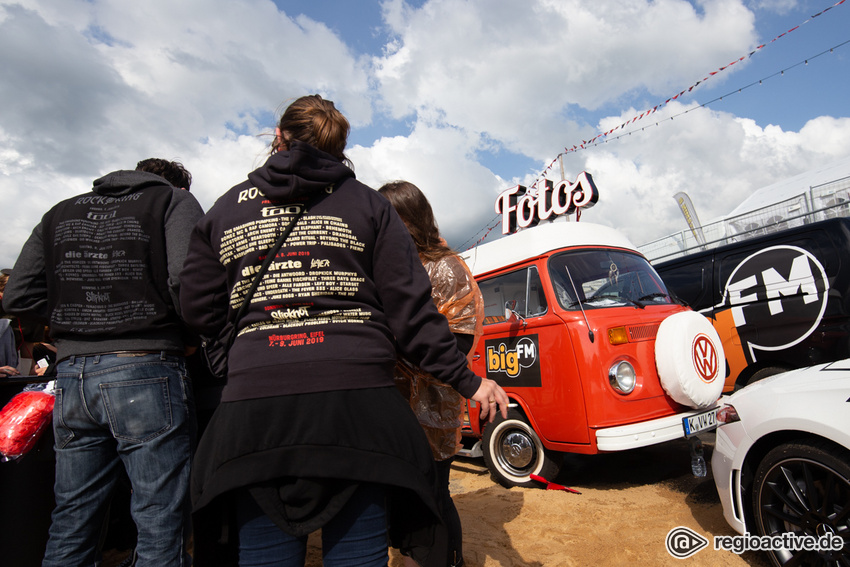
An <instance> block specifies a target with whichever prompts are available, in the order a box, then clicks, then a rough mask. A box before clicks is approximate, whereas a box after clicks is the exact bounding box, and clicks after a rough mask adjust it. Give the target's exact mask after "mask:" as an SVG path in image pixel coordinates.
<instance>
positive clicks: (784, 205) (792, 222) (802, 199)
mask: <svg viewBox="0 0 850 567" xmlns="http://www.w3.org/2000/svg"><path fill="white" fill-rule="evenodd" d="M847 216H850V177H844V178H841V179H836V180H835V181H830V182H829V183H824V184H822V185H814V186H811V187H809V189H808V190H807V191H804V192H803V193H801V194H799V195H797V196H796V197H791V198H790V199H786V200H784V201H781V202H779V203H774V204H772V205H769V206H767V207H764V208H761V209H757V210H755V211H750V212H748V213H744V214H742V215H738V216H735V217H728V218H725V219H723V220H720V221H717V222H713V223H711V224H707V225H704V226H702V227H698V228H697V229H696V230H699V229H701V230H702V233H703V235H704V237H705V243H704V244H700V242H699V241H698V240H697V238H696V236H695V234H694V232H693V231H691V230H690V229H686V230H682V231H680V232H677V233H674V234H671V235H669V236H665V237H664V238H659V239H658V240H653V241H652V242H648V243H646V244H644V245H642V246H639V247H638V248H639V249H640V251H641V252H642V253H643V254H644V256H646V257H647V258H648V259H649V260H650V261H651V262H663V261H664V260H672V259H673V258H679V257H681V256H686V255H687V254H691V253H694V252H699V251H702V250H709V249H711V248H717V247H718V246H722V245H724V244H729V243H731V242H740V241H742V240H746V239H748V238H753V237H756V236H762V235H764V234H770V233H773V232H779V231H781V230H785V229H787V228H792V227H795V226H802V225H804V224H811V223H813V222H817V221H821V220H826V219H829V218H835V217H847Z"/></svg>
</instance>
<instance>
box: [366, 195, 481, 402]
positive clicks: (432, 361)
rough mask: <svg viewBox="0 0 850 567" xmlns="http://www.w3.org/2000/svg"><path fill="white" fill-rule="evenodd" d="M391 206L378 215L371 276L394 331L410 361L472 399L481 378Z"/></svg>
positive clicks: (408, 236)
mask: <svg viewBox="0 0 850 567" xmlns="http://www.w3.org/2000/svg"><path fill="white" fill-rule="evenodd" d="M387 207H388V208H387V209H384V210H382V211H381V214H379V215H378V216H377V219H378V220H377V222H378V224H379V226H378V227H377V228H378V238H377V241H376V244H375V251H374V257H373V275H374V278H375V284H376V285H377V287H378V293H379V294H380V297H381V301H382V302H383V306H384V313H385V314H386V316H387V319H388V324H389V326H390V330H392V332H393V334H394V335H395V337H396V340H397V342H398V345H399V349H400V350H401V353H402V355H404V357H405V358H406V359H408V360H409V361H410V362H412V363H414V364H416V365H417V366H419V367H420V368H422V369H423V370H425V371H426V372H428V373H429V374H431V375H433V376H434V377H435V378H437V379H438V380H440V381H442V382H445V383H447V384H449V385H450V386H452V387H453V388H454V389H455V390H457V391H458V392H459V393H460V394H461V395H462V396H464V397H465V398H470V397H472V395H473V394H475V392H476V390H478V387H479V386H480V385H481V378H480V377H478V376H476V375H475V374H474V373H473V372H472V371H471V370H469V369H468V368H467V360H466V357H465V355H464V354H463V353H462V352H461V351H460V350H459V349H458V346H457V341H456V340H455V338H454V336H453V335H452V333H451V330H450V329H449V323H448V321H447V320H446V318H445V317H444V316H443V315H441V314H440V312H439V311H438V310H437V308H436V306H435V305H434V301H433V300H432V299H431V281H430V279H429V278H428V272H426V271H425V268H424V267H423V266H422V263H421V262H420V261H419V255H418V254H417V253H416V248H415V245H414V244H413V240H412V239H411V238H410V233H409V232H408V231H407V228H405V226H404V223H403V222H402V221H401V218H399V216H398V215H397V214H396V212H395V211H394V210H393V209H392V207H391V206H390V205H389V204H388V203H387Z"/></svg>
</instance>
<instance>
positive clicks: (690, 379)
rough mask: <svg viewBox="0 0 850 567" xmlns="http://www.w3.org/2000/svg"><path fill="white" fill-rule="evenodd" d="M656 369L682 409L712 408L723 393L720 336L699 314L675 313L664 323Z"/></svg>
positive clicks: (660, 334) (723, 368) (671, 395)
mask: <svg viewBox="0 0 850 567" xmlns="http://www.w3.org/2000/svg"><path fill="white" fill-rule="evenodd" d="M655 366H656V368H657V369H658V377H659V378H660V379H661V386H662V387H663V388H664V391H665V392H667V395H668V396H670V397H671V398H672V399H673V400H674V401H676V402H678V403H680V404H682V405H683V406H690V407H692V408H697V409H702V408H707V407H711V405H712V404H714V402H716V401H717V399H718V398H719V397H720V394H721V393H722V391H723V382H724V381H725V378H726V358H725V357H724V354H723V345H722V343H721V342H720V336H719V335H718V334H717V331H715V330H714V327H713V326H712V325H711V322H710V321H709V320H708V319H706V318H705V316H703V315H700V314H699V313H697V312H696V311H683V312H681V313H676V314H675V315H671V316H670V317H667V318H666V319H664V321H662V322H661V326H660V327H659V328H658V334H657V335H656V338H655Z"/></svg>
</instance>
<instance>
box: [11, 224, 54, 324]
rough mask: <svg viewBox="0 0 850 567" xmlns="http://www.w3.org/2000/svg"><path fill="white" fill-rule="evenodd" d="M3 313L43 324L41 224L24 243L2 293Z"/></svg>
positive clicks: (44, 278) (44, 296) (44, 287)
mask: <svg viewBox="0 0 850 567" xmlns="http://www.w3.org/2000/svg"><path fill="white" fill-rule="evenodd" d="M3 309H4V311H6V313H10V314H12V315H19V316H24V317H29V318H31V319H35V320H38V321H41V322H45V323H46V322H47V321H48V319H49V316H50V314H49V313H48V312H47V276H46V272H45V268H44V243H43V241H42V224H41V223H39V224H38V226H36V227H35V229H34V230H33V231H32V234H31V235H30V237H29V239H27V241H26V243H25V244H24V247H23V249H21V253H20V255H19V256H18V260H17V261H16V262H15V267H14V269H13V270H12V275H11V276H9V281H8V282H6V290H5V291H4V292H3Z"/></svg>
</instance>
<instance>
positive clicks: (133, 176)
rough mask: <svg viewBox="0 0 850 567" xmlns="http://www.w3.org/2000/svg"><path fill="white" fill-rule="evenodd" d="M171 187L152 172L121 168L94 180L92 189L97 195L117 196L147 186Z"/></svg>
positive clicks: (162, 178)
mask: <svg viewBox="0 0 850 567" xmlns="http://www.w3.org/2000/svg"><path fill="white" fill-rule="evenodd" d="M163 185H165V186H166V187H171V184H170V183H169V182H168V181H166V180H165V178H164V177H160V176H159V175H156V174H154V173H149V172H147V171H135V170H121V171H113V172H112V173H109V174H107V175H104V176H103V177H101V178H100V179H95V180H94V185H93V187H92V191H94V192H95V193H97V194H98V195H107V196H110V197H118V196H121V195H128V194H130V193H135V192H136V191H139V190H141V189H145V188H147V187H156V186H160V187H161V186H163Z"/></svg>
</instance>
